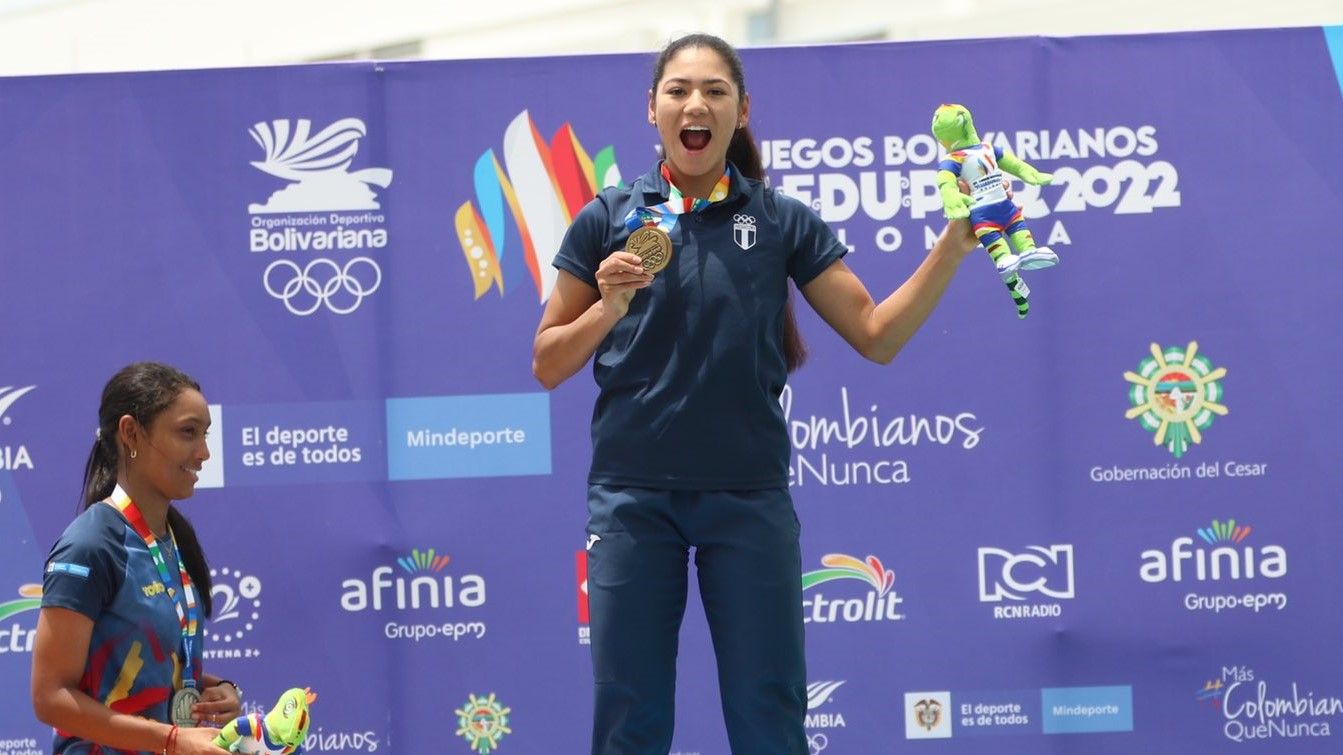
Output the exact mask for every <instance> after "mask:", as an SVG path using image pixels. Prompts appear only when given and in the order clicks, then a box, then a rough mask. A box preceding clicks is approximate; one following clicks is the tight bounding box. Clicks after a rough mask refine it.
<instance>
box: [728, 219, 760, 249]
mask: <svg viewBox="0 0 1343 755" xmlns="http://www.w3.org/2000/svg"><path fill="white" fill-rule="evenodd" d="M732 240H733V241H735V242H737V246H739V247H741V248H742V250H743V251H745V250H747V249H750V248H751V247H753V246H755V216H753V215H733V216H732Z"/></svg>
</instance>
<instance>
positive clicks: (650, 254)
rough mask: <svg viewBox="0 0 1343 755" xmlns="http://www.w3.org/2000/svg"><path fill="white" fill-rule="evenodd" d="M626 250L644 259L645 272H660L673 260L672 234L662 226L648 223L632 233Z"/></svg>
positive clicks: (626, 244) (626, 243)
mask: <svg viewBox="0 0 1343 755" xmlns="http://www.w3.org/2000/svg"><path fill="white" fill-rule="evenodd" d="M625 251H627V252H629V253H630V254H633V255H636V256H637V257H638V258H639V259H641V260H643V264H644V271H645V272H649V273H660V272H662V271H663V270H664V269H666V267H667V264H668V263H670V262H671V258H672V242H671V236H669V235H667V232H666V231H664V230H662V229H661V228H657V227H655V226H649V225H646V226H644V227H643V228H640V229H638V230H637V231H635V232H634V233H631V234H630V237H629V240H628V241H626V242H625Z"/></svg>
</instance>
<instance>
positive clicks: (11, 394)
mask: <svg viewBox="0 0 1343 755" xmlns="http://www.w3.org/2000/svg"><path fill="white" fill-rule="evenodd" d="M36 387H37V386H35V385H29V386H24V387H23V388H15V387H14V386H12V385H6V386H4V387H3V388H0V424H4V425H8V424H10V423H11V422H13V420H12V419H10V418H9V417H8V416H7V415H6V414H5V412H7V411H9V407H11V406H13V405H14V402H15V401H18V400H19V399H21V398H23V396H24V394H26V393H28V392H29V391H31V390H33V389H34V388H36Z"/></svg>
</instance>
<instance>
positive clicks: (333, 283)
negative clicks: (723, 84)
mask: <svg viewBox="0 0 1343 755" xmlns="http://www.w3.org/2000/svg"><path fill="white" fill-rule="evenodd" d="M261 279H262V281H263V282H264V283H265V285H266V293H268V294H270V295H271V296H274V297H275V298H276V299H279V300H280V301H283V302H284V306H285V309H288V310H289V311H290V312H292V313H294V314H296V315H310V314H312V313H313V312H316V311H317V310H319V309H321V308H322V305H323V304H325V305H326V308H327V309H329V310H331V311H332V312H334V313H335V314H338V315H348V314H350V313H351V312H353V311H355V310H356V309H358V308H359V305H360V304H362V303H363V302H364V297H365V296H368V295H369V294H371V293H373V292H374V291H377V290H378V286H380V285H382V268H380V267H378V263H376V262H374V261H373V260H372V259H370V258H368V257H355V258H354V259H352V260H349V261H348V262H346V263H345V266H344V267H341V266H340V265H339V264H337V263H336V262H333V261H332V260H329V259H326V258H324V257H318V258H317V259H315V260H310V261H309V262H308V264H307V265H304V266H303V267H299V266H298V263H296V262H290V261H289V260H275V261H274V262H272V263H270V264H269V265H267V266H266V272H265V273H263V274H262V276H261Z"/></svg>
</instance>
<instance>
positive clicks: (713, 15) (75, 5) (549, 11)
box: [0, 0, 1343, 75]
mask: <svg viewBox="0 0 1343 755" xmlns="http://www.w3.org/2000/svg"><path fill="white" fill-rule="evenodd" d="M1120 8H1123V10H1122V11H1121V10H1120ZM1327 24H1343V0H1272V2H1265V1H1264V0H1258V1H1257V2H1248V1H1247V0H1230V1H1228V0H1128V2H1126V3H1117V2H1113V0H1110V1H1109V2H1099V0H919V1H917V2H916V1H915V0H678V1H677V2H654V1H653V0H494V1H493V2H491V0H474V1H471V2H468V1H466V0H438V1H434V0H361V1H359V2H356V1H355V0H0V75H21V74H35V73H67V72H86V71H114V70H145V69H163V68H199V67H221V66H240V65H267V64H283V63H296V62H302V61H310V60H322V59H331V58H335V57H369V56H370V55H371V54H372V53H373V52H374V51H376V50H378V49H379V48H396V47H397V46H402V49H405V47H404V46H406V45H409V48H410V49H411V50H412V51H413V52H412V54H411V55H410V57H424V58H461V57H512V56H518V55H550V54H564V53H590V52H618V51H634V50H638V51H649V50H654V49H657V48H659V47H660V46H661V45H662V44H663V43H664V42H665V41H666V40H667V39H669V38H671V37H672V36H675V35H676V34H678V33H682V32H686V31H709V32H713V33H716V34H720V35H722V36H724V37H726V38H727V39H729V40H730V41H732V42H734V43H737V44H738V45H760V44H796V43H811V42H833V41H846V40H854V39H946V38H966V37H990V36H1017V35H1034V34H1042V35H1046V36H1069V35H1077V34H1110V33H1128V32H1140V31H1165V30H1192V29H1217V28H1236V27H1256V26H1303V25H1327ZM384 56H386V55H384ZM398 56H400V55H398Z"/></svg>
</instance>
